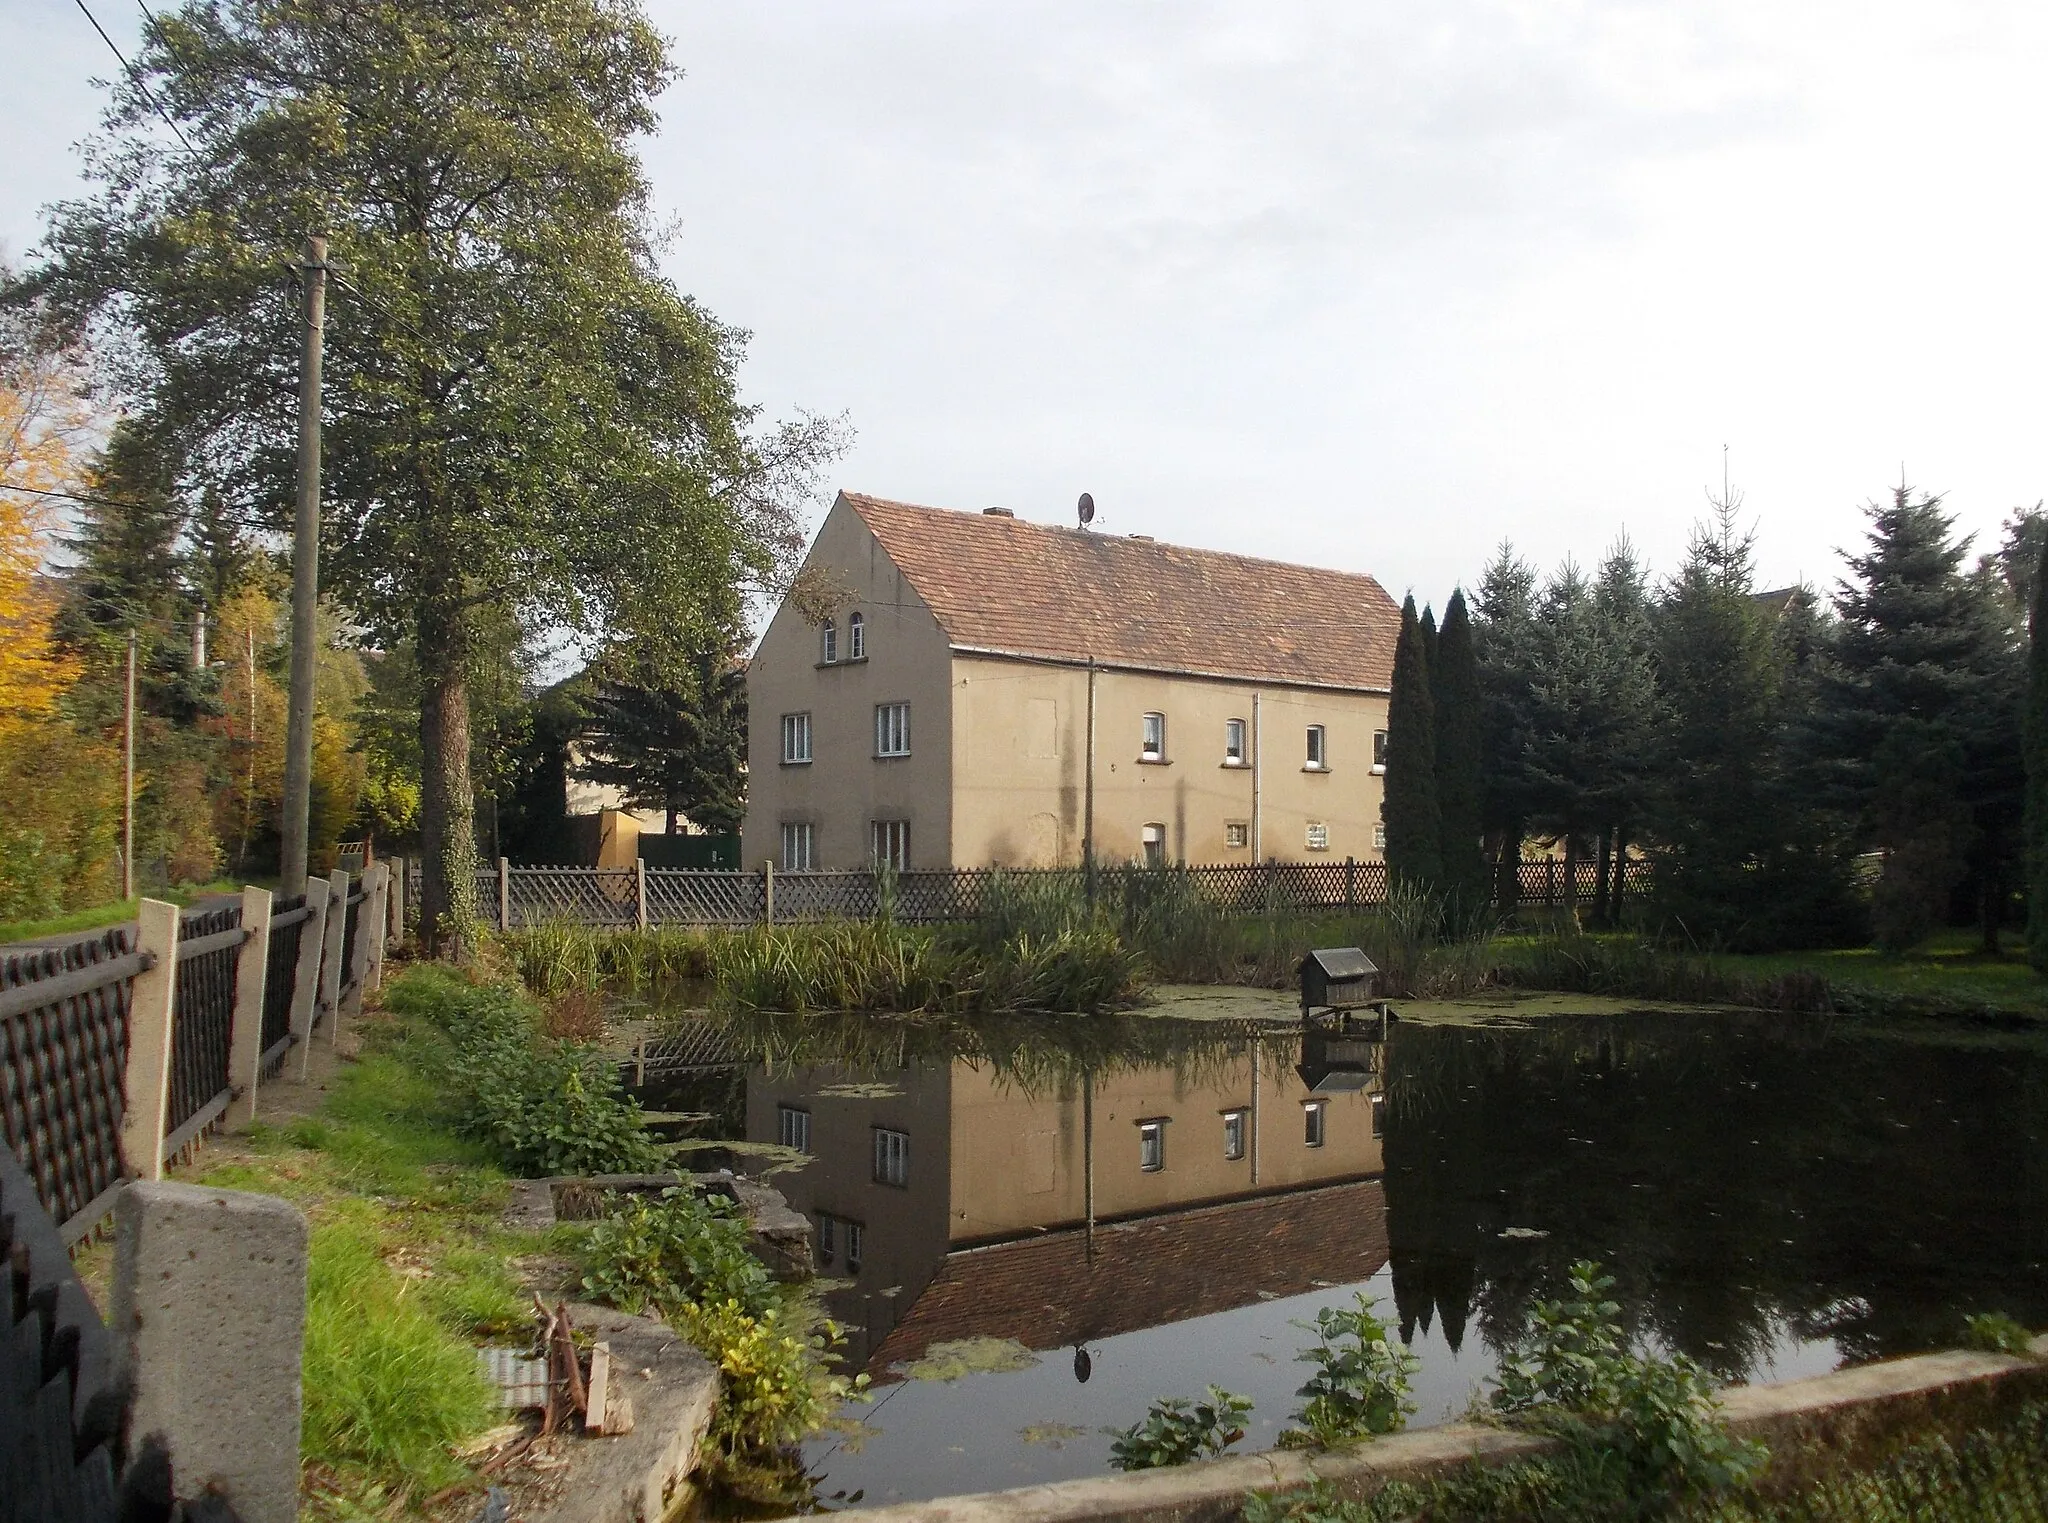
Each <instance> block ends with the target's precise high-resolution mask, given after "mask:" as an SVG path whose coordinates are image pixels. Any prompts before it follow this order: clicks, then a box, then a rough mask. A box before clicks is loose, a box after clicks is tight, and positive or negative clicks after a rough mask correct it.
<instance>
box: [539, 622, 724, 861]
mask: <svg viewBox="0 0 2048 1523" xmlns="http://www.w3.org/2000/svg"><path fill="white" fill-rule="evenodd" d="M692 667H693V671H692V673H691V677H692V679H693V680H691V681H690V682H688V683H687V685H685V684H683V683H678V682H676V681H675V680H674V679H673V678H664V677H662V676H661V675H659V674H657V673H654V672H650V671H645V670H635V669H632V668H627V669H625V670H623V671H619V672H614V673H604V674H600V675H599V676H598V677H597V679H596V681H595V682H594V683H593V684H592V687H591V691H590V694H589V696H588V698H587V699H586V700H585V704H584V707H585V711H586V713H587V714H588V716H589V717H588V719H587V721H586V724H585V726H584V731H583V734H584V739H585V741H586V742H587V744H588V747H589V749H588V751H587V752H586V754H585V757H584V760H583V764H582V766H581V767H579V768H578V769H577V771H578V775H579V776H581V777H584V778H586V779H587V780H589V781H591V782H595V783H608V784H610V785H612V786H614V787H616V788H618V789H620V790H621V791H622V792H623V793H624V794H625V796H626V799H627V801H628V802H629V803H631V804H634V805H636V806H638V807H641V808H647V809H664V810H667V811H668V829H669V831H670V832H671V833H674V831H675V830H676V828H677V826H678V824H679V823H680V821H681V817H682V816H684V815H687V816H689V818H690V821H691V823H692V824H694V825H697V826H698V827H699V828H701V829H704V830H707V831H710V832H712V833H714V834H721V833H729V832H732V831H736V830H738V829H739V826H740V818H741V816H742V815H743V814H744V813H745V810H746V803H745V799H746V773H745V768H746V755H747V739H746V737H747V680H746V670H745V668H744V667H743V666H742V665H741V664H740V663H739V662H738V661H737V660H736V659H735V657H734V654H733V652H732V651H730V650H717V651H704V652H700V653H699V654H698V655H697V657H696V658H695V660H694V661H693V662H692Z"/></svg>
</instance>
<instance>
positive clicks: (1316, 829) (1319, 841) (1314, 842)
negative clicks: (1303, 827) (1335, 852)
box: [1305, 820, 1330, 851]
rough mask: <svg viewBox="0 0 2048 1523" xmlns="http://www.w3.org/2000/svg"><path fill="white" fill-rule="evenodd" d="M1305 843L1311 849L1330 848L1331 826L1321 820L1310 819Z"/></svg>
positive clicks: (1323, 849) (1326, 849) (1325, 849)
mask: <svg viewBox="0 0 2048 1523" xmlns="http://www.w3.org/2000/svg"><path fill="white" fill-rule="evenodd" d="M1305 844H1306V845H1307V847H1308V849H1309V850H1310V851H1328V850H1329V849H1330V827H1329V826H1328V825H1325V824H1324V823H1323V822H1322V821H1321V820H1310V821H1309V822H1308V839H1307V841H1306V842H1305Z"/></svg>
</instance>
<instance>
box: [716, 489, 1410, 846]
mask: <svg viewBox="0 0 2048 1523" xmlns="http://www.w3.org/2000/svg"><path fill="white" fill-rule="evenodd" d="M802 585H805V586H806V587H808V588H809V589H811V594H810V596H808V597H807V598H806V599H805V600H803V601H804V603H805V606H803V607H800V606H799V600H797V599H795V598H792V599H791V600H789V601H786V602H785V603H784V604H783V606H782V607H781V609H780V610H778V612H777V613H776V615H775V618H774V620H773V621H772V622H771V623H770V624H769V626H768V629H767V632H766V634H764V635H763V637H762V640H761V645H760V648H759V650H758V651H757V653H756V654H755V657H754V660H753V663H752V665H751V667H750V668H749V672H748V693H747V697H748V705H749V713H750V714H751V716H752V722H751V726H750V731H751V733H750V739H749V747H748V783H749V798H748V805H747V817H746V825H745V830H744V837H743V842H744V861H745V862H746V863H747V864H749V865H753V864H758V863H761V862H764V861H770V860H772V861H773V862H774V863H775V864H776V866H777V867H779V868H781V869H784V870H792V871H793V870H804V869H822V868H860V867H865V866H868V865H869V864H871V863H873V862H877V861H879V862H883V863H887V864H889V865H891V866H894V867H897V868H900V869H916V868H952V867H987V866H1011V867H1050V866H1062V865H1067V866H1071V865H1077V864H1080V863H1081V862H1083V861H1085V860H1089V859H1091V858H1092V859H1093V860H1094V861H1097V862H1131V861H1138V862H1146V863H1151V864H1163V863H1167V862H1192V863H1230V862H1241V863H1251V862H1259V861H1266V860H1279V861H1318V860H1327V861H1338V862H1341V861H1343V860H1344V859H1345V858H1346V857H1356V858H1359V859H1361V860H1370V859H1376V858H1378V857H1379V856H1380V855H1381V851H1382V848H1383V846H1384V832H1383V828H1382V826H1381V823H1380V795H1381V774H1382V773H1383V771H1384V766H1383V761H1384V756H1385V743H1386V724H1387V718H1386V716H1387V692H1388V687H1389V684H1390V682H1391V680H1392V675H1393V663H1394V641H1395V637H1396V636H1397V634H1398V633H1399V628H1400V615H1399V610H1398V609H1397V608H1396V607H1395V605H1394V602H1393V600H1392V599H1391V598H1389V597H1388V596H1387V594H1386V592H1385V591H1384V590H1383V589H1382V588H1381V587H1380V585H1379V583H1378V582H1376V581H1374V580H1373V579H1372V578H1371V577H1369V576H1361V575H1358V574H1355V573H1349V572H1341V571H1329V570H1322V569H1319V568H1316V567H1310V566H1294V565H1287V564H1283V563H1281V562H1277V561H1264V560H1256V559H1253V558H1251V557H1248V556H1241V555H1225V554H1221V553H1219V552H1216V551H1210V550H1194V549H1188V548H1185V547H1183V546H1179V545H1170V544H1163V543H1159V542H1157V541H1155V540H1153V539H1152V538H1151V537H1150V536H1146V535H1129V536H1115V535H1109V534H1102V533H1091V532H1088V531H1086V530H1083V529H1078V528H1072V529H1070V528H1063V527H1055V526H1052V525H1049V524H1041V523H1032V522H1029V521H1027V520H1024V519H1020V518H1017V517H1016V516H1014V515H1013V514H1012V513H1010V512H1009V511H1008V510H1005V509H997V508H990V509H985V510H984V511H982V512H980V513H969V512H957V511H952V510H947V509H939V508H926V507H914V506H912V505H910V504H907V503H899V502H887V501H884V500H882V499H880V498H876V497H867V496H862V495H859V494H856V493H852V492H842V493H841V494H840V495H839V497H838V500H837V501H836V502H835V503H834V504H833V506H832V510H831V512H830V513H829V514H828V515H827V516H826V519H825V522H824V524H823V526H822V527H821V528H820V530H819V532H818V537H817V539H816V541H815V543H814V544H813V545H812V547H811V552H810V556H809V558H808V560H807V562H806V565H805V572H804V577H803V582H802Z"/></svg>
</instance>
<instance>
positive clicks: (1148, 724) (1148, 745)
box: [1138, 713, 1166, 762]
mask: <svg viewBox="0 0 2048 1523" xmlns="http://www.w3.org/2000/svg"><path fill="white" fill-rule="evenodd" d="M1144 724H1145V728H1144V732H1143V735H1144V738H1143V739H1142V740H1141V741H1140V742H1139V745H1138V760H1139V761H1148V762H1160V761H1165V760H1166V716H1165V715H1164V714H1159V713H1150V714H1147V715H1146V716H1145V720H1144Z"/></svg>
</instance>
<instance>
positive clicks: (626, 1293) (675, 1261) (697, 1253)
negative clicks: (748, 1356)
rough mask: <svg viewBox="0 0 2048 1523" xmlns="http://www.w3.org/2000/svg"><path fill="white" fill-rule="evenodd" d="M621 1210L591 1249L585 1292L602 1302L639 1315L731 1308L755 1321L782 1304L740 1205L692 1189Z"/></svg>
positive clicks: (622, 1203)
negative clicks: (752, 1245) (707, 1306)
mask: <svg viewBox="0 0 2048 1523" xmlns="http://www.w3.org/2000/svg"><path fill="white" fill-rule="evenodd" d="M613 1203H614V1207H615V1210H614V1213H613V1214H612V1215H611V1216H609V1217H607V1218H605V1219H604V1220H602V1221H600V1222H598V1223H597V1224H596V1225H595V1226H593V1227H592V1228H591V1229H590V1232H589V1234H588V1236H587V1237H586V1238H585V1239H584V1243H583V1259H584V1263H585V1266H586V1273H585V1274H584V1277H583V1288H584V1289H585V1290H586V1291H588V1292H589V1293H590V1294H591V1295H592V1296H594V1297H596V1298H597V1299H598V1300H600V1301H605V1302H609V1303H610V1304H611V1305H613V1306H616V1307H619V1308H620V1309H621V1310H624V1311H629V1312H634V1313H638V1312H641V1311H644V1310H646V1309H647V1308H648V1307H650V1306H652V1307H656V1308H659V1309H663V1310H666V1309H668V1308H671V1307H674V1306H677V1305H680V1304H681V1303H682V1302H684V1301H700V1302H704V1301H711V1302H716V1301H731V1302H733V1303H735V1304H736V1305H738V1306H739V1307H740V1309H741V1310H743V1311H745V1312H746V1313H747V1314H748V1315H750V1316H759V1315H760V1314H762V1313H764V1312H767V1311H770V1310H773V1309H774V1308H775V1307H776V1306H777V1305H779V1304H780V1300H781V1297H780V1293H779V1291H778V1289H777V1287H776V1284H775V1281H774V1280H773V1279H772V1278H771V1277H770V1275H769V1273H768V1271H767V1269H766V1268H765V1267H764V1266H763V1265H762V1263H761V1261H760V1260H759V1259H757V1258H756V1257H754V1255H753V1253H752V1252H751V1251H750V1250H749V1248H748V1246H747V1244H748V1242H749V1240H750V1238H751V1229H750V1228H749V1226H748V1223H747V1218H746V1213H745V1211H743V1210H742V1209H741V1208H740V1207H739V1205H738V1204H737V1203H735V1202H733V1201H730V1200H726V1199H724V1198H722V1197H717V1196H714V1197H711V1198H709V1199H705V1200H700V1199H698V1197H697V1196H696V1195H695V1194H694V1193H693V1192H692V1191H689V1190H684V1189H669V1190H664V1191H663V1192H662V1193H661V1196H660V1197H659V1198H658V1199H653V1200H650V1199H648V1198H647V1197H646V1196H644V1195H635V1196H628V1197H625V1198H624V1199H621V1198H619V1197H617V1196H614V1197H613Z"/></svg>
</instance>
